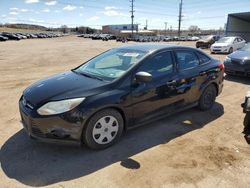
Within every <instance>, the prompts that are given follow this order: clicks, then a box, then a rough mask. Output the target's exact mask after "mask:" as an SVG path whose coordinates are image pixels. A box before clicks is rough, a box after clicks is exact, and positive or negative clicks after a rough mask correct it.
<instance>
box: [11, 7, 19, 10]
mask: <svg viewBox="0 0 250 188" xmlns="http://www.w3.org/2000/svg"><path fill="white" fill-rule="evenodd" d="M10 10H14V11H17V10H19V9H18V8H16V7H14V8H10Z"/></svg>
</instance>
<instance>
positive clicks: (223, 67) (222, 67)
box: [218, 63, 225, 71]
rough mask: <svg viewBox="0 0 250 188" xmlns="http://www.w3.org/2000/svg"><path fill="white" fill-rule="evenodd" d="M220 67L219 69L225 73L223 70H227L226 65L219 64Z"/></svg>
mask: <svg viewBox="0 0 250 188" xmlns="http://www.w3.org/2000/svg"><path fill="white" fill-rule="evenodd" d="M218 67H219V69H220V70H221V71H223V70H224V69H225V66H224V63H221V64H219V66H218Z"/></svg>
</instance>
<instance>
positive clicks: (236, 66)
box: [224, 43, 250, 77]
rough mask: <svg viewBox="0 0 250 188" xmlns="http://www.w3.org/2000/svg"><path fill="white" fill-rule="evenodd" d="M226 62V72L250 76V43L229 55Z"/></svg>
mask: <svg viewBox="0 0 250 188" xmlns="http://www.w3.org/2000/svg"><path fill="white" fill-rule="evenodd" d="M224 64H225V73H226V74H228V75H238V76H248V77H250V43H248V44H246V45H245V46H244V47H243V48H241V49H240V50H237V51H235V52H233V53H232V54H230V55H228V56H227V57H226V59H225V61H224Z"/></svg>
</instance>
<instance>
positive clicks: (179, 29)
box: [178, 0, 183, 37]
mask: <svg viewBox="0 0 250 188" xmlns="http://www.w3.org/2000/svg"><path fill="white" fill-rule="evenodd" d="M182 3H183V2H182V0H181V2H180V6H179V26H178V37H180V36H181V21H182Z"/></svg>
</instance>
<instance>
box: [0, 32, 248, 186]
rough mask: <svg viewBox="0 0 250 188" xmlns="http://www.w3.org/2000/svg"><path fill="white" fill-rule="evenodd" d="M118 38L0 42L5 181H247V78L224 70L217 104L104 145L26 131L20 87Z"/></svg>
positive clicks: (76, 183)
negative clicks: (53, 139)
mask: <svg viewBox="0 0 250 188" xmlns="http://www.w3.org/2000/svg"><path fill="white" fill-rule="evenodd" d="M185 44H186V45H191V46H192V45H194V43H188V42H186V43H185ZM118 45H124V44H122V43H116V42H114V41H111V42H102V41H91V40H88V39H83V38H76V37H73V36H69V37H64V38H55V39H41V40H39V39H37V40H35V39H31V40H22V41H19V42H16V41H8V42H4V43H0V98H1V101H0V117H1V118H0V145H1V152H0V160H1V171H0V182H1V185H0V186H1V187H11V188H12V187H25V186H32V187H40V186H49V187H98V188H100V187H105V188H107V187H143V188H146V187H161V188H165V187H185V188H186V187H213V188H214V187H249V184H250V159H249V156H250V148H249V145H248V144H247V143H246V141H245V139H244V137H243V134H242V130H243V125H242V122H243V113H242V109H241V107H240V104H241V102H242V101H243V97H244V94H245V93H246V91H247V90H250V80H247V79H240V78H229V77H226V80H225V82H224V90H223V93H222V94H221V95H220V96H219V97H218V99H217V103H216V105H215V106H214V107H213V109H212V110H210V111H208V112H200V111H199V110H197V109H195V108H194V109H190V110H187V111H184V112H182V113H180V114H177V115H175V116H171V117H168V118H166V119H163V120H161V121H158V122H155V123H153V124H151V125H146V126H144V127H140V128H137V129H135V130H132V131H130V132H128V133H126V134H124V135H123V137H122V138H121V140H120V141H119V142H118V143H117V144H116V145H115V146H113V147H111V148H108V149H106V150H103V151H90V150H88V149H86V148H84V147H83V148H79V147H68V146H58V145H50V144H45V143H38V142H36V141H32V140H30V139H29V138H28V137H27V135H26V133H25V132H24V131H23V130H22V126H21V123H20V117H19V112H18V100H19V97H20V96H21V94H22V91H23V90H24V89H25V88H26V87H27V86H28V85H29V84H31V83H33V82H34V81H36V80H39V79H41V78H44V77H46V76H49V75H52V74H55V73H59V72H62V71H65V70H68V69H71V68H73V67H76V66H77V65H79V64H81V63H82V62H84V61H85V60H87V59H88V58H90V57H92V56H94V55H96V54H98V53H100V52H102V51H104V50H106V49H109V48H112V47H115V46H118ZM216 57H217V58H219V59H221V60H223V59H224V58H225V56H224V55H216Z"/></svg>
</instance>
